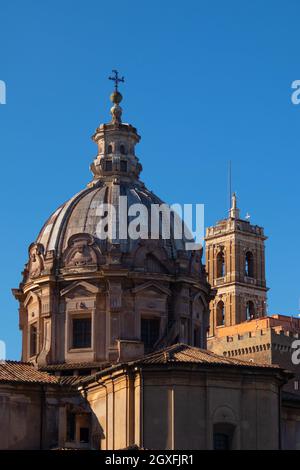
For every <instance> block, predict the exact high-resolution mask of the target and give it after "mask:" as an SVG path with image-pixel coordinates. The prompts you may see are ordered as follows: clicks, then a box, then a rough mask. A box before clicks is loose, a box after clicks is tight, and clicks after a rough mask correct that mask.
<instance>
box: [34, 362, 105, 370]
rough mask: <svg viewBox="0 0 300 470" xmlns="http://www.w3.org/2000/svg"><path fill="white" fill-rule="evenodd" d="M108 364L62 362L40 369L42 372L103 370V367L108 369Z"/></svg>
mask: <svg viewBox="0 0 300 470" xmlns="http://www.w3.org/2000/svg"><path fill="white" fill-rule="evenodd" d="M109 366H110V363H107V362H106V363H103V362H71V363H67V362H63V363H61V364H50V365H48V366H44V367H42V368H41V369H42V370H43V371H46V372H47V371H49V372H54V371H59V370H74V369H103V368H104V367H109Z"/></svg>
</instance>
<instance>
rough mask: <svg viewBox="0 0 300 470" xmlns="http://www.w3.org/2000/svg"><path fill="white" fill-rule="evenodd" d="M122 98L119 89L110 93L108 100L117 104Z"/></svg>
mask: <svg viewBox="0 0 300 470" xmlns="http://www.w3.org/2000/svg"><path fill="white" fill-rule="evenodd" d="M122 99H123V96H122V95H121V93H120V92H119V91H114V92H113V93H112V94H111V95H110V101H111V102H112V103H114V104H119V103H121V101H122Z"/></svg>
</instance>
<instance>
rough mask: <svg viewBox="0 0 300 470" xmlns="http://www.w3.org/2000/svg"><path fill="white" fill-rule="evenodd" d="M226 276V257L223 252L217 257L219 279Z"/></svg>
mask: <svg viewBox="0 0 300 470" xmlns="http://www.w3.org/2000/svg"><path fill="white" fill-rule="evenodd" d="M224 276H225V257H224V253H223V251H220V252H219V253H218V255H217V277H224Z"/></svg>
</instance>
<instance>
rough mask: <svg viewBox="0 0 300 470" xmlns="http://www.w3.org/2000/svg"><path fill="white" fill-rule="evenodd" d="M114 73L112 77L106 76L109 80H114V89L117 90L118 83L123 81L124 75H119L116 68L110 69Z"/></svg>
mask: <svg viewBox="0 0 300 470" xmlns="http://www.w3.org/2000/svg"><path fill="white" fill-rule="evenodd" d="M112 73H113V74H114V76H113V77H108V79H109V80H113V81H114V82H115V91H118V85H119V83H120V82H125V79H124V77H119V72H118V71H117V70H112Z"/></svg>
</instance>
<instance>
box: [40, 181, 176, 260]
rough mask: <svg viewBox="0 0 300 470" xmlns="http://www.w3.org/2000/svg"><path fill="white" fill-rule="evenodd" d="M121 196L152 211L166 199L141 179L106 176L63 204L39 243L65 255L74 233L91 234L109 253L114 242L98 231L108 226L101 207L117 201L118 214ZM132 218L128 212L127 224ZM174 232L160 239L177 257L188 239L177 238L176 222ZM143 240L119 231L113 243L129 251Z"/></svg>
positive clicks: (42, 234)
mask: <svg viewBox="0 0 300 470" xmlns="http://www.w3.org/2000/svg"><path fill="white" fill-rule="evenodd" d="M119 196H123V197H126V198H127V205H128V208H130V207H131V206H133V205H134V204H142V205H143V206H144V207H145V208H147V211H148V213H149V214H150V211H151V205H153V204H156V205H159V204H162V201H161V200H160V199H159V198H158V197H157V196H155V195H154V194H153V193H152V192H151V191H149V190H148V189H147V188H146V187H145V185H144V184H143V183H141V181H139V180H133V181H122V180H120V181H118V182H115V181H107V180H106V179H103V180H102V181H99V182H98V183H97V184H96V185H95V186H93V187H89V188H87V189H83V190H82V191H80V192H79V193H77V194H76V195H75V196H73V197H72V198H71V199H69V200H68V201H67V202H65V203H64V204H62V205H61V206H60V207H59V208H58V209H57V210H56V211H55V212H54V213H53V214H52V215H51V216H50V217H49V219H48V220H47V222H46V223H45V225H44V226H43V228H42V230H41V231H40V233H39V235H38V237H37V240H36V243H38V244H41V245H42V246H43V249H44V251H45V252H47V251H54V252H55V254H56V256H61V255H62V254H63V253H64V251H65V250H66V249H67V246H68V240H69V239H70V238H71V237H72V236H73V235H75V234H89V235H91V236H92V237H93V238H94V239H95V241H96V243H97V244H98V245H99V248H100V250H101V252H102V253H105V252H106V251H107V250H108V249H109V245H110V243H109V242H108V240H107V239H105V240H103V239H101V238H100V237H99V236H97V233H98V232H99V231H101V233H102V229H104V227H101V225H102V226H103V225H104V224H105V223H106V217H103V216H102V215H101V214H100V210H99V208H101V206H103V205H105V204H106V203H107V201H113V202H112V204H113V207H114V208H115V210H116V215H117V214H118V210H119V207H118V206H119V204H118V201H119ZM129 221H130V216H128V215H127V227H128V224H129ZM171 222H172V220H171ZM150 228H151V226H150ZM160 232H161V231H160ZM170 234H171V237H170V239H162V237H161V233H160V237H159V239H160V244H161V245H162V246H163V247H164V249H166V251H167V253H168V256H169V257H170V258H171V259H175V258H176V253H177V251H178V250H184V249H185V242H184V240H183V239H175V238H174V236H173V234H174V224H172V226H171V230H170ZM139 241H140V240H138V239H137V240H134V239H131V238H130V237H127V238H126V239H122V238H120V236H119V234H116V237H115V238H114V240H113V243H114V244H119V245H120V250H121V252H122V253H129V252H130V251H132V250H134V249H135V247H136V245H137V244H138V243H139Z"/></svg>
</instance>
